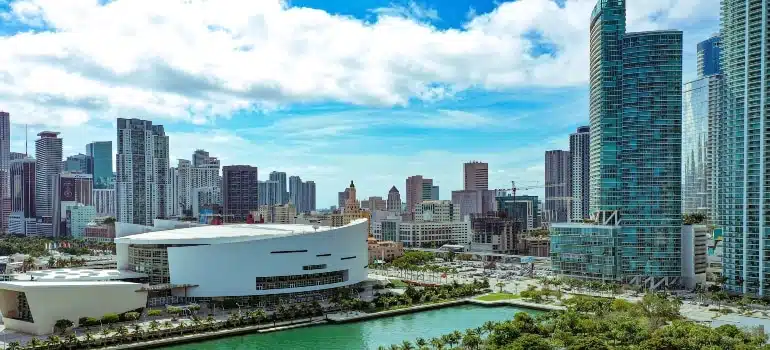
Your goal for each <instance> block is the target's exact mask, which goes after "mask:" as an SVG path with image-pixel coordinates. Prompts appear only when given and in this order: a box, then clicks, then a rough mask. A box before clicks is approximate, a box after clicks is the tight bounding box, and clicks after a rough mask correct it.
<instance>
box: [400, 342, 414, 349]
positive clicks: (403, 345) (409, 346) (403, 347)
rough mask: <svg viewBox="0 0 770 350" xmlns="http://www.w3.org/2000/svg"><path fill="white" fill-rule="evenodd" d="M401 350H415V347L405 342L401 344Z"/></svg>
mask: <svg viewBox="0 0 770 350" xmlns="http://www.w3.org/2000/svg"><path fill="white" fill-rule="evenodd" d="M401 350H414V345H412V343H411V342H409V341H408V340H404V341H403V342H402V343H401Z"/></svg>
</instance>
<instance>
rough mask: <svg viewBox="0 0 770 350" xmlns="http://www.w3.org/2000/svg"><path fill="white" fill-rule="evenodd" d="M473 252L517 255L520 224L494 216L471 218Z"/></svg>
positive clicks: (484, 215) (483, 215) (481, 215)
mask: <svg viewBox="0 0 770 350" xmlns="http://www.w3.org/2000/svg"><path fill="white" fill-rule="evenodd" d="M471 230H472V231H473V243H472V245H471V247H472V249H473V250H483V251H490V252H492V253H497V254H517V253H518V251H517V246H518V242H519V235H520V233H521V223H519V222H514V221H513V220H511V219H510V218H501V217H499V216H497V215H494V214H480V215H472V216H471Z"/></svg>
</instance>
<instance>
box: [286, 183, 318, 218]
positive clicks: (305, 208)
mask: <svg viewBox="0 0 770 350" xmlns="http://www.w3.org/2000/svg"><path fill="white" fill-rule="evenodd" d="M315 197H316V192H315V182H314V181H305V182H303V181H302V179H301V178H300V177H299V176H290V177H289V202H291V203H293V204H294V206H295V207H296V208H297V212H299V213H308V212H312V211H315V210H316V207H315V205H316V199H315Z"/></svg>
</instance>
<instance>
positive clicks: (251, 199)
mask: <svg viewBox="0 0 770 350" xmlns="http://www.w3.org/2000/svg"><path fill="white" fill-rule="evenodd" d="M258 187H259V180H258V177H257V167H253V166H249V165H232V166H225V167H223V168H222V202H223V206H222V207H223V209H224V214H225V216H226V218H225V220H226V221H228V222H245V221H246V217H248V215H249V212H250V211H252V210H257V209H259V198H258V193H259V188H258Z"/></svg>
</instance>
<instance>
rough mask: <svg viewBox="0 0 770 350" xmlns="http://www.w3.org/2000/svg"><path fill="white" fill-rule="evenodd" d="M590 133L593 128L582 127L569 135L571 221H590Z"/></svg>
mask: <svg viewBox="0 0 770 350" xmlns="http://www.w3.org/2000/svg"><path fill="white" fill-rule="evenodd" d="M590 131H591V127H589V126H581V127H579V128H578V129H577V131H575V132H574V133H572V134H570V135H569V154H570V167H571V168H572V171H571V172H570V188H571V189H572V203H571V205H572V211H571V213H570V216H571V221H574V222H580V221H582V220H583V219H588V208H589V201H588V189H589V186H590V185H589V177H590V171H589V170H590V160H589V159H590V158H589V155H590V153H589V149H590V148H589V146H590Z"/></svg>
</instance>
